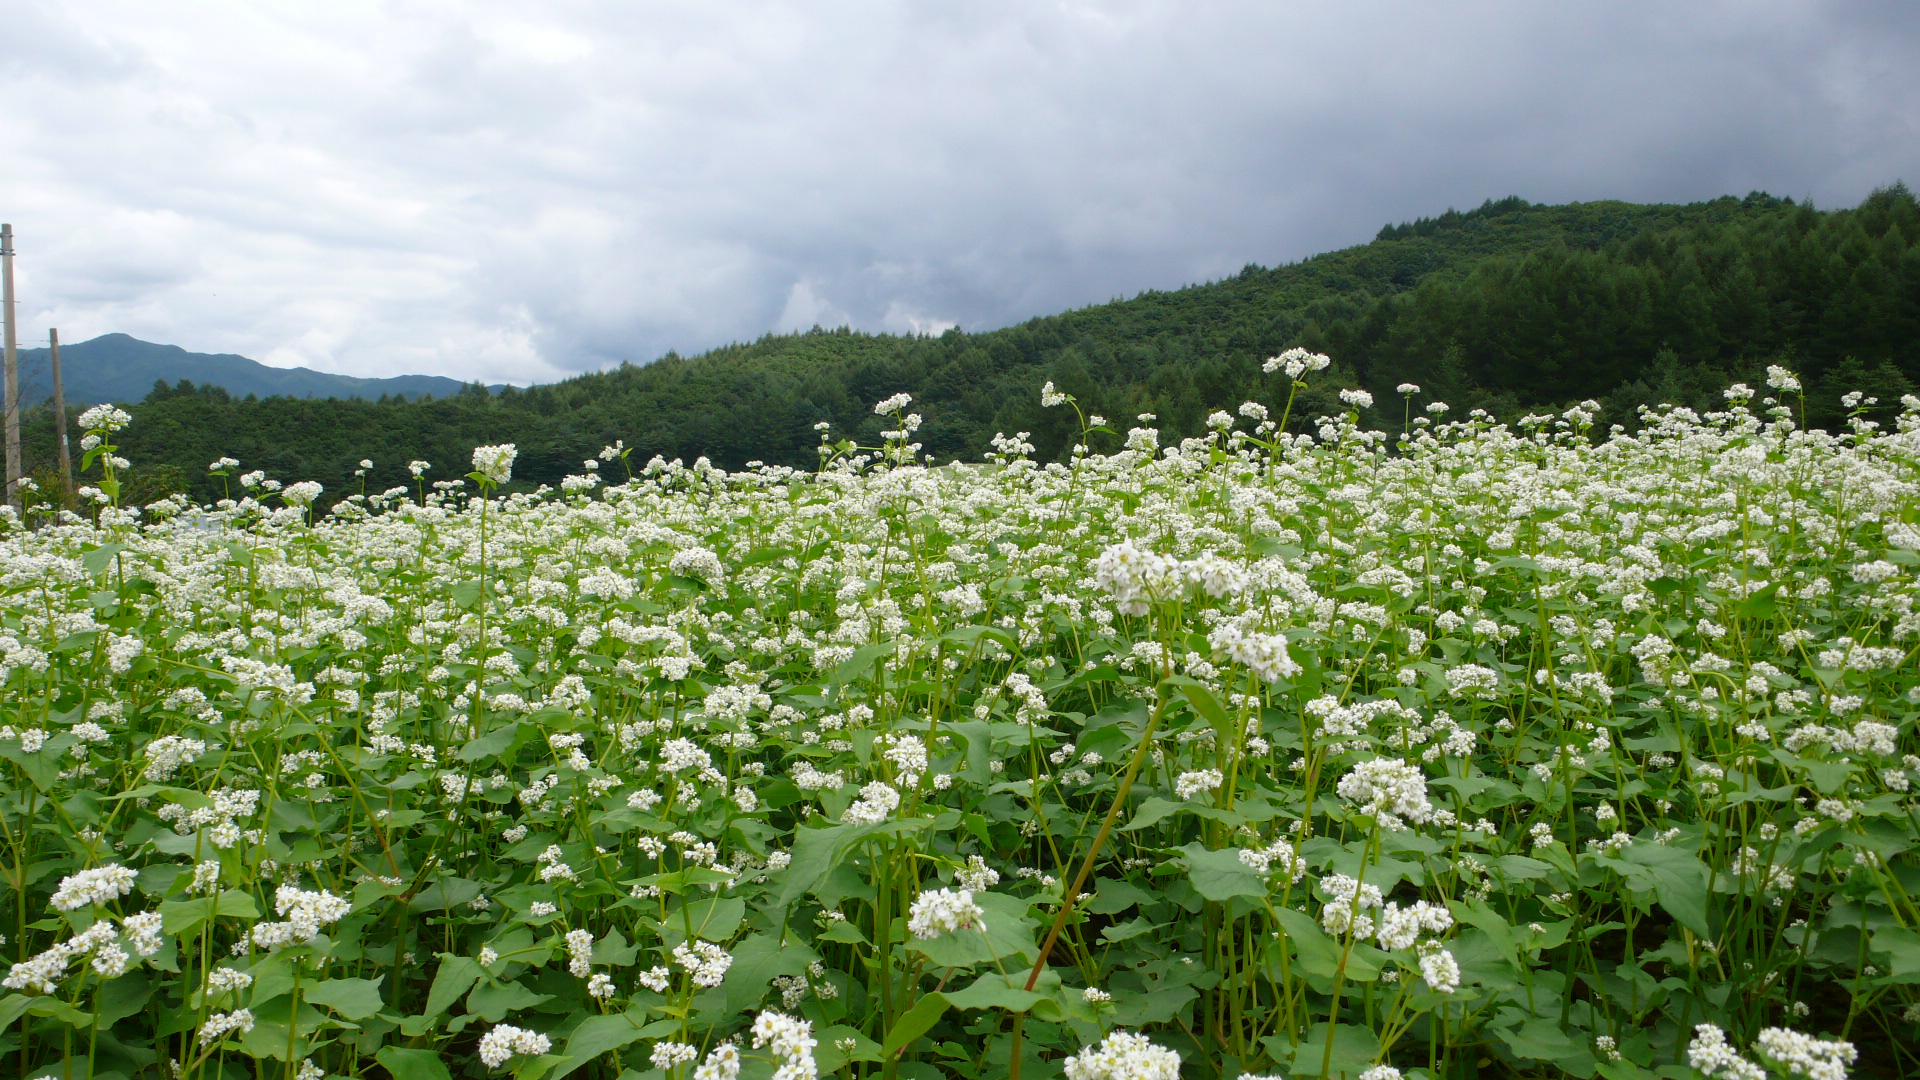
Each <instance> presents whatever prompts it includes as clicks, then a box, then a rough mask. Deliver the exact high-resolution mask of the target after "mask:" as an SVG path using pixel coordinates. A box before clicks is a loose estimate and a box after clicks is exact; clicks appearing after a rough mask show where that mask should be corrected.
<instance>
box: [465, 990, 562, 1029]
mask: <svg viewBox="0 0 1920 1080" xmlns="http://www.w3.org/2000/svg"><path fill="white" fill-rule="evenodd" d="M551 1000H553V996H552V995H551V994H536V993H534V992H533V991H531V990H529V989H527V988H526V987H524V986H521V985H520V984H519V983H517V982H509V983H497V982H493V981H491V980H488V981H484V982H482V983H480V985H478V986H476V987H474V988H473V990H472V991H471V992H469V993H468V994H467V1011H468V1012H470V1013H472V1014H474V1015H475V1016H478V1017H479V1018H480V1019H482V1020H485V1021H486V1022H487V1023H489V1024H497V1023H499V1022H500V1021H502V1020H505V1019H506V1018H507V1014H508V1013H510V1012H519V1011H520V1010H521V1009H531V1008H533V1007H534V1006H535V1005H539V1004H542V1003H544V1002H548V1001H551Z"/></svg>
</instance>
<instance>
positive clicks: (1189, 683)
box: [1167, 675, 1234, 746]
mask: <svg viewBox="0 0 1920 1080" xmlns="http://www.w3.org/2000/svg"><path fill="white" fill-rule="evenodd" d="M1167 682H1169V683H1172V684H1173V685H1175V686H1178V687H1179V688H1180V692H1181V693H1182V694H1184V695H1186V698H1187V703H1188V704H1190V705H1192V706H1193V711H1194V712H1197V713H1199V714H1200V715H1201V716H1203V717H1205V718H1206V721H1207V723H1209V724H1212V725H1213V730H1214V731H1215V732H1216V733H1217V734H1218V735H1219V736H1220V744H1221V745H1222V746H1231V745H1232V744H1233V736H1234V730H1233V717H1232V716H1230V715H1228V713H1227V710H1226V706H1224V705H1221V704H1220V699H1219V698H1216V697H1214V696H1213V691H1211V690H1209V689H1207V688H1206V686H1205V685H1204V684H1202V683H1199V682H1196V681H1195V680H1193V679H1189V678H1187V677H1186V676H1184V675H1175V676H1173V677H1171V678H1169V679H1168V680H1167Z"/></svg>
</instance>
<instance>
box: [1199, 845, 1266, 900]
mask: <svg viewBox="0 0 1920 1080" xmlns="http://www.w3.org/2000/svg"><path fill="white" fill-rule="evenodd" d="M1179 850H1180V852H1181V854H1182V856H1183V858H1184V859H1185V861H1186V864H1187V880H1189V881H1191V882H1193V890H1194V891H1195V892H1197V893H1199V894H1200V895H1201V896H1204V897H1206V898H1207V899H1209V900H1231V899H1233V898H1234V897H1236V896H1244V897H1248V898H1249V899H1254V900H1259V899H1264V898H1265V897H1266V895H1267V883H1266V882H1265V881H1264V880H1262V878H1261V877H1260V875H1259V874H1256V873H1254V872H1253V867H1251V866H1248V865H1247V864H1246V863H1243V862H1241V861H1240V850H1239V849H1238V848H1223V849H1221V850H1219V851H1209V850H1207V846H1206V845H1205V844H1188V845H1186V846H1185V847H1182V848H1180V849H1179Z"/></svg>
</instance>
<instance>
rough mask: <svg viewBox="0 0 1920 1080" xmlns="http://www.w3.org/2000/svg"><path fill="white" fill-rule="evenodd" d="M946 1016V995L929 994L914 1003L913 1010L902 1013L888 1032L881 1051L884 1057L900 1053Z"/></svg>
mask: <svg viewBox="0 0 1920 1080" xmlns="http://www.w3.org/2000/svg"><path fill="white" fill-rule="evenodd" d="M946 1014H947V996H946V995H945V994H939V993H934V994H928V995H926V996H925V997H923V998H921V999H920V1000H919V1001H916V1002H914V1003H913V1008H911V1009H908V1010H907V1011H906V1012H904V1013H901V1014H900V1018H899V1019H898V1020H895V1021H894V1022H893V1028H892V1030H890V1031H888V1032H887V1041H886V1042H885V1043H884V1044H882V1047H881V1051H880V1052H881V1055H882V1057H885V1056H886V1055H889V1054H894V1053H897V1052H899V1051H900V1050H901V1049H902V1048H903V1047H905V1046H907V1045H908V1044H910V1043H912V1042H913V1041H914V1040H915V1039H918V1038H919V1037H920V1036H922V1035H925V1034H926V1033H927V1032H929V1031H932V1030H933V1025H935V1024H937V1023H939V1022H940V1018H941V1017H942V1016H945V1015H946Z"/></svg>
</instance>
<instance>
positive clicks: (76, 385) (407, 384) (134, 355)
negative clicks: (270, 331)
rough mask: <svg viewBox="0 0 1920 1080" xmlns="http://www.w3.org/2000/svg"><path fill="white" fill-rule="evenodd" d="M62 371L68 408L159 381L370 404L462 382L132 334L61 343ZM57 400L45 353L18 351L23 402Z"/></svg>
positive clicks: (134, 395)
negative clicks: (337, 370)
mask: <svg viewBox="0 0 1920 1080" xmlns="http://www.w3.org/2000/svg"><path fill="white" fill-rule="evenodd" d="M60 368H61V377H62V382H63V383H64V386H63V387H62V389H63V390H64V391H65V392H66V397H67V404H68V405H71V406H78V405H81V404H95V403H98V402H102V401H115V402H136V401H140V400H141V399H143V398H145V397H146V396H147V394H148V392H149V391H151V390H152V389H153V384H154V382H155V381H164V382H166V383H168V384H169V385H172V384H175V383H178V382H179V381H180V380H181V379H187V380H190V381H192V382H193V384H194V385H195V386H207V385H211V386H218V387H220V388H222V389H224V390H225V391H226V392H227V393H229V394H232V395H233V396H234V397H242V398H243V397H246V396H247V395H248V394H254V395H257V396H259V397H273V396H276V395H278V396H282V397H297V398H366V399H368V400H377V399H378V398H379V397H380V396H381V395H382V394H388V395H393V396H395V397H405V398H409V399H414V398H419V397H422V396H424V395H427V394H431V395H433V396H434V397H447V396H449V395H452V394H456V393H459V392H460V387H461V383H460V380H458V379H449V378H446V377H444V376H440V375H396V376H394V377H392V378H387V379H356V378H354V377H352V376H350V375H329V374H327V373H326V372H324V371H314V370H313V369H311V368H303V367H297V368H277V367H268V366H267V365H265V364H262V363H260V362H259V361H256V360H249V359H247V358H246V357H244V356H235V355H233V354H232V353H193V352H188V351H187V350H185V349H182V348H180V347H179V346H178V345H156V344H154V343H153V342H151V341H141V340H140V339H138V338H134V337H128V336H127V335H126V334H103V335H101V336H100V337H97V338H93V339H92V340H90V341H79V342H74V343H72V344H68V343H66V342H62V343H61V345H60ZM52 395H53V376H52V368H51V367H49V366H48V361H47V350H45V349H21V350H20V397H21V400H22V401H27V402H38V401H43V400H45V399H46V398H49V397H51V396H52Z"/></svg>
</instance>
